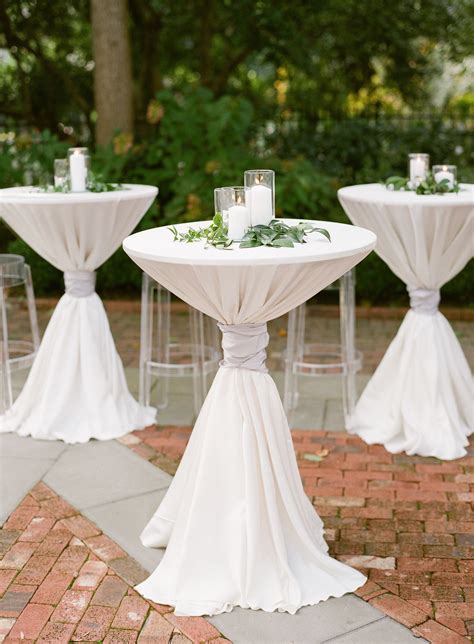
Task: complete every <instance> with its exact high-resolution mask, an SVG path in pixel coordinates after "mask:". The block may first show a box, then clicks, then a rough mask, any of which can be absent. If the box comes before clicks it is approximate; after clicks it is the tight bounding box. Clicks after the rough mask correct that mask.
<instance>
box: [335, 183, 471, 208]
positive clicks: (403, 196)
mask: <svg viewBox="0 0 474 644" xmlns="http://www.w3.org/2000/svg"><path fill="white" fill-rule="evenodd" d="M460 188H461V190H460V191H459V192H457V193H455V192H452V193H447V194H444V195H417V194H415V193H414V192H412V191H409V190H407V191H401V190H388V188H386V187H385V186H384V185H382V184H380V183H364V184H360V185H357V186H347V187H346V188H340V189H339V190H338V192H337V195H338V197H339V199H342V200H343V201H344V200H348V201H357V202H362V203H379V204H382V205H387V206H389V205H398V206H402V205H420V206H428V207H439V206H466V205H472V206H473V207H474V185H473V184H470V183H462V184H460Z"/></svg>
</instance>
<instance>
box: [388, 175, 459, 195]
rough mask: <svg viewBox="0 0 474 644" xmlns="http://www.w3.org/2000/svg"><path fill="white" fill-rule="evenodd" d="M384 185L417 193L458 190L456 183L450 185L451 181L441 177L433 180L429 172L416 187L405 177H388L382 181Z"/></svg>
mask: <svg viewBox="0 0 474 644" xmlns="http://www.w3.org/2000/svg"><path fill="white" fill-rule="evenodd" d="M384 183H385V186H386V187H387V188H388V189H389V190H402V191H404V190H408V191H412V192H416V194H417V195H445V194H447V193H448V192H456V193H457V192H459V190H460V187H459V184H458V183H455V184H454V186H451V183H450V182H449V181H448V179H443V180H442V181H435V179H434V177H433V175H432V174H431V173H430V174H428V176H427V177H426V179H424V180H423V181H420V183H419V185H418V186H416V188H413V187H412V184H411V182H410V180H409V179H407V177H397V176H395V177H389V178H388V179H386V181H385V182H384Z"/></svg>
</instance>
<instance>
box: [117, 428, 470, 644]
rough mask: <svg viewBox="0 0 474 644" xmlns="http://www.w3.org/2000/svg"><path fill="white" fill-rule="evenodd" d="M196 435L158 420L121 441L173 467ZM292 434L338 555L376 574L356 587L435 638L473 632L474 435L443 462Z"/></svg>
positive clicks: (458, 638) (328, 436)
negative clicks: (459, 453) (462, 453)
mask: <svg viewBox="0 0 474 644" xmlns="http://www.w3.org/2000/svg"><path fill="white" fill-rule="evenodd" d="M190 434H191V428H190V427H150V428H147V429H145V430H143V431H141V432H134V433H133V434H129V435H128V436H125V437H124V438H122V439H120V442H122V443H123V444H124V445H127V446H128V447H129V448H130V449H132V450H133V451H134V452H136V453H137V454H138V455H140V456H141V457H142V458H145V459H146V460H148V461H150V462H151V463H153V464H154V465H157V466H158V467H160V468H161V469H164V470H166V471H168V472H169V473H170V474H173V473H174V472H175V471H176V467H177V465H178V463H179V460H180V458H181V456H182V454H183V452H184V449H185V447H186V444H187V441H188V439H189V436H190ZM292 436H293V442H294V446H295V450H296V455H297V460H298V466H299V469H300V473H301V476H302V479H303V484H304V488H305V491H306V493H307V494H308V496H309V497H310V498H311V500H312V502H313V504H314V506H315V508H316V509H317V511H318V513H319V515H320V516H321V517H322V518H323V520H324V525H325V528H326V539H327V541H328V544H329V548H330V553H331V555H332V556H334V557H337V558H338V559H340V560H341V561H345V562H346V563H348V564H350V565H351V566H354V567H355V568H359V569H360V570H362V571H363V572H364V573H365V574H367V576H368V578H369V580H368V582H367V583H366V585H365V586H364V587H363V588H361V589H360V590H359V591H357V595H359V596H360V597H362V598H363V599H364V600H366V601H368V602H369V603H371V604H372V605H373V606H375V607H376V608H378V609H380V610H381V611H383V612H384V613H386V614H387V615H389V616H390V617H392V618H393V619H395V620H396V621H398V622H399V623H401V624H403V625H404V626H407V627H408V628H410V629H412V631H413V633H414V634H415V635H418V636H422V637H424V638H425V639H427V640H428V641H430V642H434V643H435V644H456V643H458V642H459V643H462V642H463V643H464V644H465V643H466V641H467V639H468V638H469V637H470V636H471V637H474V441H472V442H471V446H470V448H469V454H468V456H466V457H464V458H462V459H459V460H456V461H450V462H442V461H439V460H437V459H435V458H424V457H419V456H406V455H405V454H395V455H394V454H390V453H388V452H387V451H386V450H385V449H384V448H383V447H382V446H380V445H372V446H369V445H366V444H365V443H364V442H362V441H361V440H360V439H359V438H358V437H354V436H348V435H346V434H341V433H339V432H323V431H306V430H305V431H296V430H295V431H293V432H292Z"/></svg>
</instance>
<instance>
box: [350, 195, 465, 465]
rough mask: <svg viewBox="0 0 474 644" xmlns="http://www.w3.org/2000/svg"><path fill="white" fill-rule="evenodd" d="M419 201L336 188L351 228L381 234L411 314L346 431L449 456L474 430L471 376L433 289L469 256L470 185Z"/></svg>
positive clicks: (380, 248) (392, 446)
mask: <svg viewBox="0 0 474 644" xmlns="http://www.w3.org/2000/svg"><path fill="white" fill-rule="evenodd" d="M462 188H463V190H462V191H461V192H460V193H458V194H448V195H443V196H439V195H429V196H421V195H416V194H413V193H411V192H391V191H389V190H387V189H386V188H385V187H384V186H381V185H378V184H368V185H360V186H351V187H348V188H342V189H341V190H339V193H338V196H339V200H340V202H341V204H342V206H343V207H344V209H345V211H346V213H347V214H348V216H349V217H350V219H351V221H352V222H353V223H355V224H357V225H360V226H366V227H367V228H369V229H370V230H373V231H374V232H375V233H376V234H377V247H376V252H377V254H378V255H380V257H381V258H382V259H383V260H384V261H385V262H386V263H387V264H388V266H389V267H390V268H391V270H392V271H393V272H394V273H395V274H396V275H397V276H398V277H400V279H402V280H403V281H404V282H405V283H406V284H407V288H408V291H409V294H410V300H411V310H410V311H409V312H408V313H407V315H406V317H405V319H404V321H403V323H402V325H401V326H400V329H399V331H398V333H397V336H396V337H395V339H394V340H393V342H392V344H391V345H390V347H389V348H388V350H387V352H386V354H385V356H384V358H383V360H382V362H381V363H380V365H379V366H378V368H377V370H376V372H375V373H374V375H373V377H372V378H371V380H370V381H369V383H368V385H367V387H366V388H365V390H364V392H363V393H362V396H361V398H360V400H359V402H358V404H357V406H356V409H355V413H354V415H353V417H352V419H351V421H350V427H349V429H350V431H352V432H354V433H356V434H358V435H359V436H361V437H362V438H363V439H364V440H365V441H366V442H367V443H370V444H372V443H382V444H383V445H385V447H386V448H387V449H388V450H389V451H390V452H394V453H397V452H402V451H404V452H406V453H407V454H419V455H421V456H436V457H437V458H440V459H454V458H459V457H460V456H463V455H464V454H465V453H466V451H465V449H464V448H465V446H466V445H467V443H468V441H467V436H468V435H469V434H470V433H471V432H472V431H473V425H474V422H473V416H474V398H473V386H472V384H473V381H472V375H471V372H470V369H469V366H468V364H467V361H466V358H465V356H464V354H463V352H462V349H461V346H460V344H459V342H458V340H457V338H456V336H455V334H454V332H453V330H452V328H451V326H450V325H449V323H448V321H447V320H446V318H445V317H444V316H443V315H442V314H441V313H440V312H439V311H438V303H439V289H440V288H441V287H442V286H443V284H445V283H446V282H448V281H449V280H450V279H452V278H453V277H454V276H455V275H456V274H457V273H459V271H461V270H462V268H463V267H464V266H465V265H466V263H467V262H468V261H469V259H471V257H472V256H473V254H474V186H470V185H465V186H462Z"/></svg>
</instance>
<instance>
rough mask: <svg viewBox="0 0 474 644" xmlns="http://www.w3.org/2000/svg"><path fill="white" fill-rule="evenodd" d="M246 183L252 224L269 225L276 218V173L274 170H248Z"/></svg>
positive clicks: (245, 177) (245, 175)
mask: <svg viewBox="0 0 474 644" xmlns="http://www.w3.org/2000/svg"><path fill="white" fill-rule="evenodd" d="M244 183H245V187H246V188H247V204H248V207H249V211H250V223H251V225H252V226H258V225H262V226H268V224H269V223H270V222H271V220H272V219H275V173H274V172H273V170H246V171H245V174H244Z"/></svg>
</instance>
